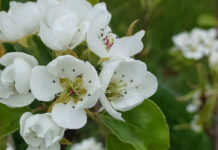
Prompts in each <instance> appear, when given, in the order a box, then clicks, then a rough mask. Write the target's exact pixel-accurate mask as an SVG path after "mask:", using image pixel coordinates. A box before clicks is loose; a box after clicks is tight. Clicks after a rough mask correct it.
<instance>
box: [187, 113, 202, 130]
mask: <svg viewBox="0 0 218 150" xmlns="http://www.w3.org/2000/svg"><path fill="white" fill-rule="evenodd" d="M198 121H199V115H195V116H194V119H193V120H192V122H191V124H190V127H191V129H192V130H193V131H195V132H201V131H202V129H203V127H202V125H201V124H199V122H198Z"/></svg>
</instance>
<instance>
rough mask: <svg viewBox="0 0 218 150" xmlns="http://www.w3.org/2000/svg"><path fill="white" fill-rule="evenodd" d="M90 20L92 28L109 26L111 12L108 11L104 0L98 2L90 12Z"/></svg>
mask: <svg viewBox="0 0 218 150" xmlns="http://www.w3.org/2000/svg"><path fill="white" fill-rule="evenodd" d="M88 20H89V21H90V24H91V28H92V29H95V30H96V29H100V28H105V27H107V26H108V25H109V23H110V20H111V14H110V13H109V12H108V11H107V8H106V4H105V3H104V2H101V3H97V4H96V5H95V6H94V7H93V8H92V9H91V11H90V12H89V13H88Z"/></svg>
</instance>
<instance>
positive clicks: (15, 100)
mask: <svg viewBox="0 0 218 150" xmlns="http://www.w3.org/2000/svg"><path fill="white" fill-rule="evenodd" d="M33 100H34V97H33V95H32V94H31V93H27V94H17V93H15V94H14V95H12V96H10V97H9V98H7V99H5V98H3V99H0V103H3V104H5V105H7V106H9V107H24V106H27V105H29V104H31V103H32V102H33Z"/></svg>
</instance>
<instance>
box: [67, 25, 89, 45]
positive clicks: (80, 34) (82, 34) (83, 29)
mask: <svg viewBox="0 0 218 150" xmlns="http://www.w3.org/2000/svg"><path fill="white" fill-rule="evenodd" d="M88 30H89V22H87V21H85V22H82V23H81V25H80V26H79V27H78V29H77V32H76V34H75V36H74V38H73V40H72V41H71V42H70V47H69V48H70V49H74V48H75V47H76V46H77V45H79V44H80V43H82V42H83V41H84V40H85V38H86V33H87V31H88Z"/></svg>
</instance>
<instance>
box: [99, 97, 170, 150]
mask: <svg viewBox="0 0 218 150" xmlns="http://www.w3.org/2000/svg"><path fill="white" fill-rule="evenodd" d="M123 118H124V119H125V120H126V122H123V121H119V120H116V119H114V118H112V117H108V116H101V119H102V121H103V122H104V124H105V125H106V126H107V127H108V128H109V129H110V130H111V132H112V133H113V134H114V135H116V136H117V138H119V139H120V140H121V141H122V142H125V143H129V144H131V145H132V146H134V147H135V148H136V149H137V150H146V149H147V150H167V149H168V147H169V130H168V126H167V123H166V120H165V117H164V115H163V113H162V112H161V111H160V109H159V108H158V107H157V105H155V104H154V103H153V102H152V101H150V100H146V101H145V102H144V103H143V104H141V105H140V106H138V107H136V108H134V109H132V110H131V111H128V112H124V113H123Z"/></svg>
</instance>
